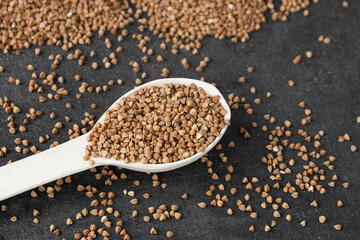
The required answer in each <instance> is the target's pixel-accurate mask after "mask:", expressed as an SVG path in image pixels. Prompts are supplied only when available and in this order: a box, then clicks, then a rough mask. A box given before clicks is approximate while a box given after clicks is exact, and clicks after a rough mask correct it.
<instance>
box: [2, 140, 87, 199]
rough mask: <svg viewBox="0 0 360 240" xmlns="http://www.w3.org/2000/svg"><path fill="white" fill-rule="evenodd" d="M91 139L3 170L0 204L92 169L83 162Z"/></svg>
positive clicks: (5, 167) (45, 152)
mask: <svg viewBox="0 0 360 240" xmlns="http://www.w3.org/2000/svg"><path fill="white" fill-rule="evenodd" d="M87 135H88V134H84V135H82V136H80V137H77V138H75V139H73V140H71V141H68V142H66V143H63V144H61V145H59V146H56V147H54V148H51V149H49V150H46V151H43V152H40V153H38V154H34V155H32V156H30V157H27V158H24V159H22V160H19V161H16V162H14V163H11V164H8V165H6V166H3V167H0V201H1V200H4V199H7V198H10V197H12V196H15V195H17V194H20V193H23V192H25V191H28V190H31V189H34V188H36V187H38V186H40V185H43V184H46V183H48V182H51V181H55V180H57V179H59V178H63V177H67V176H69V175H71V174H75V173H78V172H81V171H84V170H87V169H90V168H91V167H92V166H90V164H89V163H88V162H86V161H84V160H83V156H84V153H85V146H86V144H87V140H86V138H87Z"/></svg>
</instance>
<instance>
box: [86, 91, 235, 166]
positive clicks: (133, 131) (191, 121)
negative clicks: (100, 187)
mask: <svg viewBox="0 0 360 240" xmlns="http://www.w3.org/2000/svg"><path fill="white" fill-rule="evenodd" d="M219 99H220V96H208V95H207V94H206V92H205V91H204V90H203V89H202V88H201V87H197V86H196V85H195V84H191V85H189V86H186V85H183V84H164V85H162V86H161V87H157V86H155V87H150V88H139V90H137V91H136V92H135V94H134V95H132V96H130V97H127V98H124V99H121V100H120V101H119V102H118V103H117V104H116V106H115V107H114V108H113V109H111V110H108V111H107V112H106V118H105V120H104V123H103V124H102V123H97V124H96V125H95V127H94V129H93V130H92V131H91V133H90V135H89V137H88V141H89V142H90V144H89V145H88V146H87V147H86V151H85V155H86V156H85V160H89V159H90V156H91V157H103V158H114V159H115V160H120V159H122V160H124V162H125V163H130V162H136V161H140V162H141V163H143V164H147V163H151V164H157V163H170V162H176V161H179V160H182V159H186V158H188V157H191V156H193V155H195V154H196V153H199V152H203V151H205V149H206V147H207V146H208V145H209V144H210V143H212V142H213V141H214V140H215V138H216V137H217V136H219V134H220V131H221V129H222V128H224V127H225V125H229V124H230V122H229V121H228V120H225V119H224V116H225V114H226V110H225V109H224V108H223V107H222V106H221V103H220V102H219Z"/></svg>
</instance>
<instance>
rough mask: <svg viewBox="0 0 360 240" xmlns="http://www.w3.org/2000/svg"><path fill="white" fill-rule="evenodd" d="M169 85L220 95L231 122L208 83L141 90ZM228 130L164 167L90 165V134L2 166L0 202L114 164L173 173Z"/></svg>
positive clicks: (156, 83) (99, 160)
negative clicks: (196, 88) (200, 88)
mask: <svg viewBox="0 0 360 240" xmlns="http://www.w3.org/2000/svg"><path fill="white" fill-rule="evenodd" d="M168 83H173V84H176V83H178V84H185V85H190V84H192V83H194V84H195V85H196V86H197V87H202V88H203V89H204V91H205V92H206V94H208V95H209V96H215V95H218V96H220V102H221V104H222V106H223V107H224V109H225V110H226V111H227V113H226V115H225V119H227V120H230V117H231V113H230V108H229V106H228V105H227V103H226V101H225V99H224V97H223V96H222V95H221V93H220V92H219V90H218V89H217V88H216V87H214V86H213V85H211V84H209V83H205V82H201V81H198V80H193V79H187V78H166V79H160V80H154V81H151V82H149V83H146V84H144V85H141V86H140V87H142V88H148V87H151V86H161V85H163V84H168ZM135 91H136V89H133V90H131V91H129V92H127V93H126V94H124V95H123V96H122V97H121V98H124V97H129V96H131V95H132V94H133V93H134V92H135ZM121 98H119V99H118V100H117V101H116V102H115V103H114V104H113V105H112V106H111V107H110V108H109V109H111V108H113V107H114V106H115V104H116V103H117V102H118V101H120V99H121ZM104 119H105V114H103V115H102V116H101V118H100V119H99V120H98V122H101V123H102V122H103V121H104ZM226 129H227V126H225V127H224V128H223V129H222V130H221V132H220V135H219V136H218V137H217V138H216V139H215V141H214V142H212V143H211V144H210V145H209V146H208V147H207V148H206V149H205V151H204V152H201V153H197V154H195V155H194V156H192V157H189V158H186V159H184V160H180V161H177V162H172V163H164V164H141V163H140V162H135V163H124V161H122V160H114V159H107V158H100V157H98V158H95V159H93V160H94V161H95V164H94V165H93V166H91V165H90V164H89V163H88V162H87V161H84V160H83V157H84V153H85V147H86V145H88V142H87V136H88V133H87V134H84V135H82V136H80V137H77V138H75V139H73V140H71V141H68V142H66V143H63V144H61V145H59V146H56V147H54V148H51V149H49V150H46V151H43V152H41V153H38V154H35V155H32V156H30V157H27V158H24V159H22V160H19V161H16V162H14V163H11V164H9V165H6V166H3V167H0V201H1V200H4V199H7V198H10V197H12V196H15V195H17V194H20V193H23V192H25V191H28V190H31V189H33V188H36V187H38V186H40V185H43V184H46V183H49V182H52V181H55V180H57V179H59V178H63V177H67V176H69V175H72V174H75V173H78V172H82V171H85V170H88V169H90V168H93V167H97V166H104V165H113V166H118V167H122V168H126V169H130V170H134V171H139V172H165V171H171V170H174V169H177V168H180V167H183V166H186V165H188V164H190V163H192V162H194V161H196V160H198V159H199V158H201V157H202V156H204V155H205V154H206V153H207V152H209V151H210V150H211V149H212V148H213V147H214V146H215V145H216V144H217V143H218V142H219V141H220V139H221V137H222V136H223V135H224V134H225V131H226Z"/></svg>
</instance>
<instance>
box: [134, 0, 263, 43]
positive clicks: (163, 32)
mask: <svg viewBox="0 0 360 240" xmlns="http://www.w3.org/2000/svg"><path fill="white" fill-rule="evenodd" d="M136 7H137V8H138V10H137V12H136V13H137V14H138V15H140V14H141V12H142V11H144V12H147V14H148V16H149V19H148V20H147V19H142V23H143V24H148V25H149V29H150V30H151V31H153V32H154V34H155V35H159V36H160V37H162V38H166V40H167V41H168V42H173V43H174V44H177V45H181V44H182V42H181V39H184V41H185V43H186V44H187V46H186V48H189V49H190V48H191V47H195V45H194V42H196V43H197V46H196V48H199V46H198V45H200V43H199V42H198V41H199V40H202V39H203V38H204V37H205V36H207V35H211V36H214V37H215V38H219V39H224V38H225V37H232V38H233V41H237V39H238V38H239V39H241V41H243V42H245V41H246V40H248V39H249V33H250V32H253V31H255V30H260V24H261V23H265V21H266V19H265V16H264V12H265V11H266V10H267V6H266V3H265V1H263V0H257V1H253V0H245V1H237V0H227V1H216V2H215V1H209V0H199V1H177V0H169V1H155V2H154V1H150V0H140V1H136ZM135 16H137V15H136V14H135ZM188 43H192V44H188Z"/></svg>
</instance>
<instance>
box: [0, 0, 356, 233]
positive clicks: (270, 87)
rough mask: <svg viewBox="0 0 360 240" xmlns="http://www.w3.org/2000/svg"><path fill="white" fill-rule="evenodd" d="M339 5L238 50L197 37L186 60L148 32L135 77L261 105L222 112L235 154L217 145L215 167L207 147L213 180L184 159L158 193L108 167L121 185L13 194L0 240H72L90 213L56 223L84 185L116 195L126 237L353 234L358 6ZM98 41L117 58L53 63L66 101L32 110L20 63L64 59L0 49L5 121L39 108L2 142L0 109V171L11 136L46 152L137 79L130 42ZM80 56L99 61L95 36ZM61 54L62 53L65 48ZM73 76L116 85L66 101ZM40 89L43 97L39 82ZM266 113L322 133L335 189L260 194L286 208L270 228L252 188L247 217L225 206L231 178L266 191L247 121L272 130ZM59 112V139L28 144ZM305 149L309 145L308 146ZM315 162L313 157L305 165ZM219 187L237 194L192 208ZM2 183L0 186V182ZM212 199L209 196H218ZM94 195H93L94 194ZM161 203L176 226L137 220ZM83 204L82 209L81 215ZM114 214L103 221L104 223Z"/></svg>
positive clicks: (146, 179) (86, 180)
mask: <svg viewBox="0 0 360 240" xmlns="http://www.w3.org/2000/svg"><path fill="white" fill-rule="evenodd" d="M349 4H350V7H349V8H347V9H346V8H342V7H341V1H339V0H331V1H330V0H329V1H324V0H321V1H320V3H319V4H312V5H311V7H310V8H309V11H310V16H309V17H304V16H303V15H302V14H301V13H298V14H295V15H293V16H291V17H290V21H288V22H275V23H274V22H270V23H268V24H265V25H263V29H262V30H261V31H259V32H256V33H253V34H251V39H250V41H249V42H247V43H245V44H242V43H240V44H233V43H231V42H230V40H224V41H218V40H215V39H213V38H206V39H205V40H204V41H203V48H202V49H201V51H200V54H199V55H197V56H193V55H191V54H189V53H188V52H183V51H182V52H181V53H180V54H179V55H177V56H175V55H172V54H170V53H168V51H163V50H161V49H160V48H159V44H160V42H161V40H159V39H158V38H157V37H154V36H153V35H152V34H151V33H149V32H146V35H148V36H151V39H152V41H151V43H150V46H151V47H152V48H153V49H154V51H155V54H154V55H153V56H151V57H150V61H149V63H147V64H141V66H142V69H143V70H144V71H145V72H146V73H147V74H148V79H146V80H145V82H147V81H150V80H153V79H158V78H160V74H161V69H162V67H164V66H165V67H167V68H168V69H169V70H170V71H171V74H170V77H192V78H197V79H199V78H200V77H205V79H206V80H207V81H208V82H214V83H216V84H217V86H218V88H219V89H220V91H221V92H222V93H223V94H224V95H228V94H229V93H231V92H234V93H236V94H237V95H239V96H244V97H246V99H247V100H249V101H251V102H252V101H253V99H255V98H256V97H259V98H261V100H262V103H261V104H260V105H255V104H252V105H253V108H254V114H253V115H252V116H249V115H247V114H246V113H245V112H244V111H243V110H242V109H239V110H234V111H233V112H232V114H233V117H232V125H231V127H230V128H229V129H228V131H227V134H226V135H225V136H224V138H223V140H222V143H223V145H226V144H227V143H228V142H229V141H230V140H234V141H235V142H236V148H234V149H229V148H228V147H224V149H223V150H222V151H221V152H224V153H225V155H226V156H227V157H228V159H229V160H228V163H227V164H225V163H222V162H221V161H220V160H219V159H218V157H217V154H218V152H216V151H215V150H214V151H211V152H210V154H209V158H210V160H212V161H213V162H214V163H215V164H214V167H213V169H214V171H215V172H216V173H218V175H219V176H220V179H221V180H218V181H214V180H211V177H210V176H209V174H208V173H207V167H206V166H205V165H204V164H202V163H201V162H200V161H198V162H196V163H194V164H191V165H189V166H187V167H185V168H183V169H179V170H176V171H172V172H168V173H162V174H159V177H160V181H161V183H167V184H168V187H167V188H166V189H161V188H159V187H158V188H153V187H152V183H151V177H150V176H149V175H146V174H142V173H137V172H131V171H127V170H115V172H116V174H117V175H119V174H120V173H121V172H124V173H126V174H127V176H128V178H127V179H126V180H118V181H115V182H114V183H113V185H112V186H105V185H104V180H102V181H96V180H95V178H94V174H93V173H90V172H89V171H87V172H83V173H80V174H76V175H75V176H72V179H73V184H71V185H69V184H65V185H64V186H62V191H61V192H58V193H56V194H55V195H56V197H55V198H54V199H49V198H48V197H47V196H46V194H44V193H42V194H39V197H38V198H31V197H30V193H29V192H26V193H24V194H21V195H20V196H17V197H14V198H11V199H8V200H6V201H4V202H3V203H2V204H6V205H8V206H9V209H8V210H7V211H5V212H0V236H2V237H3V239H6V240H14V239H61V238H62V237H65V238H66V239H72V238H73V234H74V233H76V232H81V231H82V229H84V228H88V227H89V225H90V224H91V223H96V224H98V225H99V226H100V225H102V224H101V223H100V219H99V217H94V216H87V217H86V218H84V219H83V220H79V221H75V223H74V225H72V226H66V225H65V220H66V218H67V217H71V218H72V219H75V215H76V213H77V212H80V211H81V210H82V209H83V208H85V207H88V208H89V204H90V202H91V200H92V199H89V198H87V197H86V196H85V195H84V193H81V192H77V191H76V187H77V185H78V184H83V185H88V184H91V185H93V186H95V187H97V188H99V191H106V192H108V191H114V192H115V193H116V197H115V199H114V205H113V207H114V208H115V209H117V210H119V211H120V212H121V219H122V220H123V221H124V227H125V228H126V230H127V231H128V233H129V235H130V236H131V238H132V239H165V233H166V231H168V230H171V231H173V232H174V233H175V236H174V237H173V239H339V238H342V239H359V238H360V237H359V233H360V230H359V229H360V228H359V226H358V224H359V223H360V218H359V213H360V211H359V204H360V201H359V199H360V197H359V190H360V181H359V176H360V174H359V173H360V159H359V156H360V155H359V154H360V153H359V152H356V153H351V152H350V149H349V148H350V145H351V144H355V145H357V146H358V147H360V125H359V124H357V123H356V117H357V116H359V115H360V98H359V95H360V83H359V81H360V79H359V70H360V61H359V60H360V57H359V56H360V41H359V38H360V31H359V24H360V22H359V18H360V2H359V1H356V0H352V1H351V0H350V1H349ZM137 26H138V24H134V25H132V26H131V27H130V28H129V31H130V33H134V32H137ZM319 35H324V36H328V37H330V38H331V41H332V42H331V44H329V45H326V44H323V43H319V42H318V41H317V38H318V36H319ZM106 37H108V38H109V39H111V40H112V42H113V43H114V47H113V48H115V46H122V47H123V48H124V52H123V53H121V54H119V57H118V59H119V64H118V65H117V66H116V67H112V68H111V69H110V70H106V69H104V68H103V67H101V68H100V69H98V70H93V69H92V68H91V67H90V63H91V60H87V61H86V65H85V66H82V67H80V66H78V65H77V64H74V63H73V62H72V61H63V62H62V63H61V64H60V66H59V68H58V69H56V70H55V71H56V72H57V73H58V74H59V75H62V76H64V78H65V80H66V81H65V83H64V85H63V86H64V87H66V88H67V89H69V92H70V95H69V96H65V97H63V99H62V100H61V101H53V100H52V101H47V102H46V103H43V104H39V103H38V97H39V96H40V94H38V93H29V92H27V84H28V82H29V80H30V79H31V73H30V72H29V71H28V70H26V66H27V64H29V63H32V64H33V65H34V66H35V67H36V72H41V71H43V70H44V71H46V72H50V65H51V62H50V60H48V59H47V57H48V55H49V54H58V53H59V54H62V55H63V56H66V52H64V51H62V50H61V49H59V48H57V47H47V46H44V47H41V51H42V54H41V55H40V56H39V57H35V55H34V47H31V48H30V49H27V50H25V51H23V52H22V53H21V55H19V56H16V55H15V54H7V55H5V54H2V53H1V54H0V65H2V66H4V67H5V68H6V71H5V72H4V73H0V81H1V87H0V96H1V97H4V96H8V97H9V98H10V99H11V100H12V101H13V102H14V103H15V104H16V105H18V106H19V107H20V108H21V109H22V110H23V112H22V113H21V114H17V115H16V119H15V122H16V123H17V124H19V123H20V122H21V121H22V119H23V118H24V117H25V115H24V112H28V110H29V109H30V108H31V107H35V108H36V109H38V110H41V111H43V112H44V115H43V116H41V117H39V118H38V119H36V120H34V121H31V124H30V125H29V126H28V132H26V133H21V134H20V133H18V134H17V135H11V134H9V132H8V129H7V127H6V125H7V121H6V118H7V115H6V113H5V112H4V111H0V132H1V134H0V146H7V147H8V148H9V149H10V152H9V153H8V154H7V155H6V157H4V158H0V165H4V164H5V163H6V162H7V161H8V160H10V159H12V160H14V161H16V160H19V159H21V158H22V157H23V156H22V155H21V154H18V153H16V152H15V151H14V147H15V144H14V143H13V140H14V139H15V138H16V137H22V138H26V139H28V140H29V141H30V142H31V143H33V144H35V145H36V146H38V147H39V148H40V149H43V150H44V149H46V148H47V147H48V146H49V144H50V143H51V142H53V141H55V140H56V141H59V142H65V141H67V139H68V134H67V129H69V128H70V127H71V126H72V124H73V123H78V124H80V120H81V119H82V118H83V113H84V112H85V111H89V112H90V113H92V114H95V115H96V117H99V116H100V115H101V114H102V112H103V111H104V110H105V109H106V108H107V107H108V106H110V105H111V103H112V102H113V101H114V100H116V99H117V98H118V97H119V96H121V95H122V94H123V93H125V92H127V91H128V90H129V89H131V88H132V87H133V86H134V80H135V78H136V77H138V76H139V74H135V73H134V72H132V69H131V67H130V66H129V64H128V63H129V61H130V60H139V59H140V58H141V57H142V56H143V54H142V53H141V52H140V51H139V50H138V49H137V47H136V44H137V43H136V41H134V40H132V39H131V37H127V39H126V40H125V41H124V42H122V43H118V42H117V41H116V36H112V35H110V34H107V35H106ZM77 48H79V49H81V50H82V51H83V52H84V53H86V54H87V55H88V54H89V52H90V51H91V50H95V51H96V52H97V54H98V56H97V57H96V58H95V59H96V60H97V61H98V62H100V61H101V59H102V58H103V57H105V56H108V54H109V53H110V51H111V50H109V49H107V48H105V44H104V41H103V40H99V39H97V38H96V37H95V38H94V39H93V44H92V45H91V46H78V47H77ZM307 50H311V51H312V52H313V53H314V57H313V58H312V59H304V60H303V61H302V62H301V63H300V64H298V65H294V64H292V59H293V58H294V57H295V56H296V55H297V54H302V55H304V52H305V51H307ZM73 51H74V49H73V50H71V52H73ZM158 54H161V55H162V56H163V57H164V59H165V61H164V62H163V63H158V62H156V60H155V57H156V55H158ZM205 56H209V57H210V58H211V62H210V63H209V65H208V67H206V69H205V71H204V72H202V73H198V72H196V71H195V69H194V66H196V65H197V64H198V63H199V61H200V60H201V59H202V58H204V57H205ZM183 57H187V58H188V59H189V62H190V64H191V66H192V68H191V69H190V70H184V69H183V67H182V65H181V63H180V60H181V59H182V58H183ZM248 66H254V68H255V72H254V73H252V74H249V73H247V72H246V68H247V67H248ZM75 74H80V75H81V76H82V78H83V79H84V81H86V82H88V83H90V84H92V85H102V84H105V83H107V82H108V81H109V80H110V79H123V80H124V84H123V85H121V86H120V85H114V86H112V87H111V88H110V91H108V92H106V93H101V94H96V93H94V94H84V96H83V98H81V99H76V98H75V94H76V93H77V88H78V87H79V86H80V84H81V83H80V82H77V81H75V80H74V75H75ZM9 76H13V77H15V78H18V79H20V80H21V81H22V83H23V84H22V85H20V86H16V85H15V84H12V83H9V82H8V78H9ZM240 76H245V77H246V78H247V82H246V83H244V84H241V83H239V82H238V81H237V80H238V78H239V77H240ZM290 79H292V80H294V81H295V86H294V87H292V88H290V87H289V86H288V84H287V82H288V80H290ZM252 86H254V87H256V89H257V93H256V94H255V95H253V94H251V93H250V91H249V89H250V88H251V87H252ZM45 89H46V91H45V93H49V92H51V90H50V89H48V88H47V87H45ZM267 91H270V92H272V94H273V96H272V97H271V98H266V97H265V93H266V92H267ZM300 101H305V102H306V104H307V106H308V108H310V109H311V110H312V123H311V124H310V125H308V126H305V127H302V126H301V124H300V120H301V119H302V118H303V117H304V116H305V115H304V113H303V110H301V109H300V108H298V107H297V104H298V103H299V102H300ZM65 102H71V103H72V104H73V106H74V107H73V108H72V109H66V108H65ZM92 103H96V104H98V105H99V107H98V108H97V109H96V110H91V109H90V104H92ZM52 111H55V112H56V114H57V115H58V117H57V118H56V119H53V120H52V119H50V118H49V114H50V113H51V112H52ZM267 113H269V114H271V115H273V116H275V117H276V118H277V120H278V122H279V123H280V122H282V121H284V120H285V119H288V120H291V121H292V122H293V123H294V127H293V129H294V130H295V129H298V128H303V129H305V130H307V131H308V132H309V133H311V135H314V134H316V133H317V131H319V130H324V131H325V132H326V135H325V136H324V138H323V139H322V144H323V145H322V148H323V149H326V151H327V153H328V155H330V154H331V155H334V156H336V158H337V160H336V162H335V170H334V171H333V172H334V173H336V174H337V175H338V176H339V180H340V181H339V183H337V186H336V187H335V188H333V189H332V188H330V187H328V186H327V184H326V183H327V182H328V180H326V181H325V183H324V186H325V187H326V189H327V193H326V194H325V195H320V194H319V193H318V192H316V193H308V192H306V191H301V190H300V191H299V193H300V198H299V199H297V200H294V199H292V198H291V197H290V196H289V195H287V194H284V193H283V192H282V191H273V190H272V191H271V193H272V195H273V197H283V198H284V200H286V201H287V202H289V204H290V209H289V210H281V211H280V213H281V214H282V217H281V218H280V219H276V221H277V226H276V227H274V228H273V229H272V231H271V232H269V233H266V232H264V230H263V229H264V225H265V224H270V222H271V220H272V219H273V217H272V210H271V209H270V208H268V209H267V210H261V209H260V203H261V202H262V199H261V197H260V196H259V195H257V194H255V192H254V191H251V192H250V195H251V200H250V201H249V203H250V204H251V205H252V206H253V208H254V210H255V211H257V212H258V213H259V218H258V219H251V218H249V216H248V215H249V213H243V212H240V211H239V210H238V208H237V206H236V199H243V197H244V195H245V193H246V191H245V187H244V184H241V179H242V178H243V177H244V176H247V177H252V176H257V177H258V178H259V180H260V183H259V184H257V186H263V185H264V183H267V182H268V183H270V184H272V181H271V180H269V173H268V172H267V170H266V166H265V165H264V164H263V163H261V161H260V158H261V157H262V156H264V155H265V154H266V153H267V152H268V151H267V150H266V149H265V146H266V145H267V144H268V141H267V135H266V134H264V133H263V132H262V131H261V130H260V128H257V129H253V128H252V127H251V122H253V121H254V122H257V123H258V124H259V125H264V124H266V125H268V126H269V127H271V128H273V127H274V126H276V125H277V124H273V125H271V126H270V124H269V123H268V122H266V121H265V120H264V119H263V117H262V116H263V115H264V114H267ZM65 115H68V116H70V117H71V118H72V119H73V121H72V122H71V123H66V124H65V127H64V129H62V130H60V133H59V134H57V135H54V136H51V140H50V141H48V142H47V143H46V144H43V145H42V144H39V143H38V141H37V138H38V136H39V135H40V134H45V133H49V134H50V133H51V129H52V127H53V125H54V124H55V122H57V121H59V120H61V121H64V116H65ZM240 126H244V127H245V128H246V129H247V130H248V131H249V132H250V134H251V138H250V139H243V138H242V137H241V136H240V134H239V128H240ZM344 133H349V134H350V136H351V141H350V142H344V143H338V142H337V137H338V136H340V135H343V134H344ZM292 139H293V141H294V142H296V141H298V140H300V138H299V136H298V135H297V134H295V131H294V137H293V138H292ZM310 145H311V144H309V146H310ZM284 154H285V159H287V160H288V159H290V158H292V157H295V153H294V152H293V151H285V152H284ZM295 159H296V165H295V167H294V168H293V172H295V171H300V170H301V168H302V164H303V162H302V160H300V159H299V158H295ZM315 161H317V162H318V163H319V164H320V163H321V162H320V161H319V160H315ZM228 164H232V165H233V166H234V168H235V171H234V174H233V175H232V179H231V180H230V181H229V182H227V183H224V182H225V181H224V180H223V179H224V175H225V173H226V166H227V165H228ZM331 175H332V173H331V172H330V171H328V170H327V171H326V177H327V178H330V177H331ZM284 179H285V180H283V181H282V186H283V185H284V183H286V182H287V180H289V181H293V179H294V174H291V175H289V176H285V177H284ZM135 180H140V182H141V185H140V186H135V185H134V184H133V182H134V181H135ZM345 181H349V182H350V187H349V189H343V188H342V187H341V185H340V183H342V182H345ZM219 183H224V184H225V187H226V190H225V194H227V195H230V192H229V189H230V188H231V187H233V186H236V187H237V188H238V189H239V192H238V193H237V194H236V195H235V196H231V197H229V198H230V202H229V203H226V204H225V206H224V207H222V208H215V207H208V208H206V209H200V208H198V207H197V203H198V202H200V201H205V202H207V203H208V204H209V203H210V201H211V199H213V197H209V196H207V195H206V194H205V192H206V191H207V189H208V187H209V186H210V185H211V184H219ZM0 184H3V183H0ZM124 189H127V190H133V191H135V193H136V197H138V198H139V199H140V204H139V205H131V204H130V203H129V200H130V199H131V198H130V197H129V196H125V195H123V193H122V192H123V190H124ZM145 192H148V193H150V194H151V198H150V199H148V200H145V199H143V198H142V194H144V193H145ZM185 192H187V193H188V194H189V199H188V200H182V199H181V195H182V194H183V193H185ZM216 193H220V191H219V190H217V191H216ZM95 198H97V199H98V197H95ZM314 199H316V200H317V201H318V204H319V206H318V207H317V208H312V207H310V206H309V204H310V202H311V201H312V200H314ZM338 199H341V200H342V201H343V202H344V207H343V208H338V207H337V206H336V201H337V200H338ZM160 204H167V205H171V204H178V205H179V206H180V210H179V211H180V212H181V213H182V214H183V218H182V219H181V220H175V219H170V220H167V221H165V222H159V221H154V220H152V221H151V222H150V223H145V222H144V221H143V220H142V217H143V216H145V215H146V214H147V210H146V209H147V207H149V206H159V205H160ZM228 207H231V208H233V209H234V215H233V216H228V215H227V214H226V209H227V208H228ZM34 208H36V209H38V210H40V212H41V215H40V216H39V217H38V218H39V224H37V225H36V224H34V223H33V222H32V221H33V218H34V217H33V216H32V211H33V209H34ZM89 209H91V208H89ZM134 209H137V210H139V216H138V217H137V218H132V217H131V212H132V211H133V210H134ZM288 213H290V214H291V215H292V216H293V220H292V222H287V221H286V220H285V217H284V216H285V215H286V214H288ZM13 215H17V216H18V218H19V221H18V222H17V223H12V222H11V221H10V220H9V219H10V217H11V216H13ZM319 215H325V216H326V217H327V222H326V223H325V224H320V223H319V222H318V216H319ZM112 219H113V217H112ZM302 220H306V221H307V226H306V227H305V228H303V227H301V226H300V225H299V223H300V221H302ZM337 223H340V224H342V225H343V230H342V231H335V230H334V229H333V227H332V226H333V225H334V224H337ZM50 224H55V225H56V226H57V227H58V228H59V229H60V236H55V235H54V234H52V233H50V231H49V225H50ZM251 225H254V226H255V228H256V230H255V232H254V233H250V232H249V231H248V228H249V226H251ZM152 226H154V227H155V228H156V229H157V230H158V233H159V234H158V235H157V236H150V235H149V231H150V228H151V227H152ZM109 231H110V233H111V235H112V236H111V237H110V239H119V236H116V235H115V232H114V228H111V229H110V230H109Z"/></svg>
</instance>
